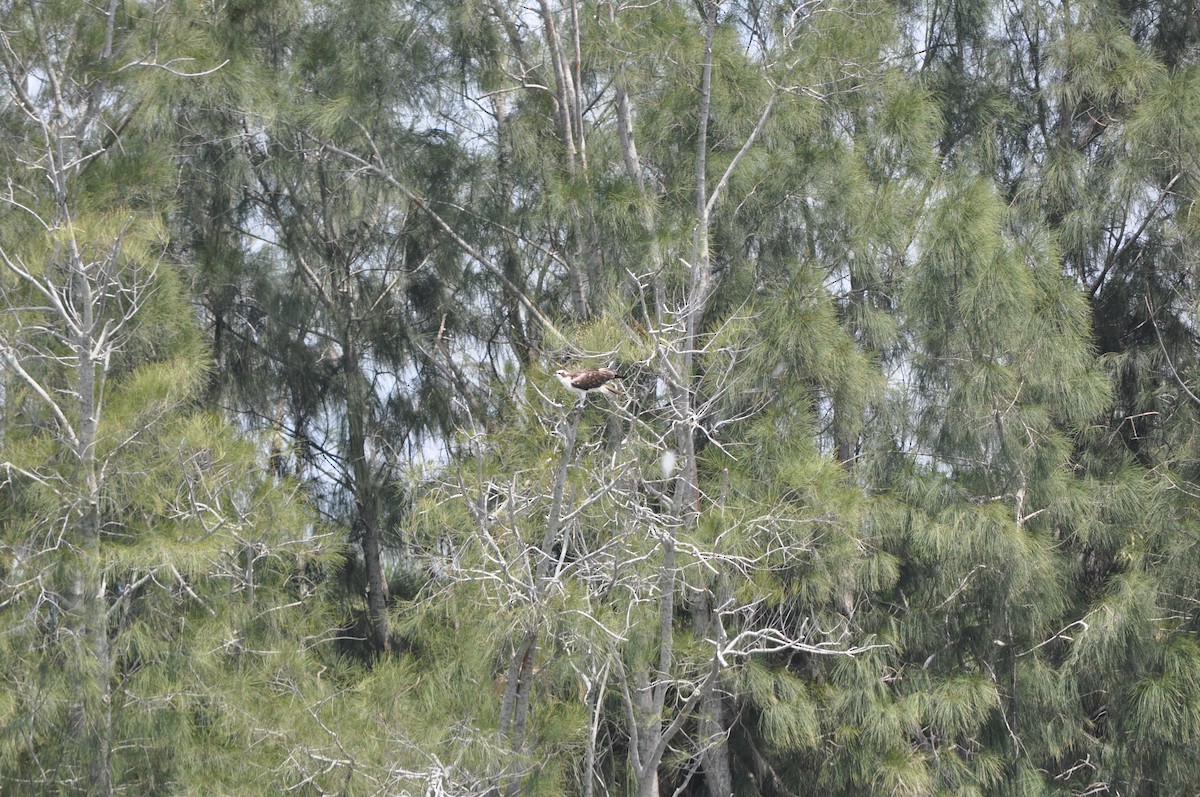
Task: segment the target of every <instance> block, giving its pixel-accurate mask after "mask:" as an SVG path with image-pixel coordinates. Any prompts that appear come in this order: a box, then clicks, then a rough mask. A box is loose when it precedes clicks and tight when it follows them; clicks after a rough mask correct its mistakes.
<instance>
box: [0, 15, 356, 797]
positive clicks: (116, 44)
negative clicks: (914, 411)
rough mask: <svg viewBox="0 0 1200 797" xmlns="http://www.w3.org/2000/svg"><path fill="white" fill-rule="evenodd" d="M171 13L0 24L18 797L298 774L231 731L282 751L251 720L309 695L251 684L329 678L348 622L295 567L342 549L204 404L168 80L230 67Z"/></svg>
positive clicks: (7, 511) (7, 569) (5, 465)
mask: <svg viewBox="0 0 1200 797" xmlns="http://www.w3.org/2000/svg"><path fill="white" fill-rule="evenodd" d="M155 11H156V10H155V9H154V8H151V7H148V6H147V7H143V6H139V5H130V4H126V5H125V6H122V7H118V5H117V4H115V3H113V4H110V5H109V6H108V7H107V8H104V9H101V8H97V7H94V6H88V5H81V4H76V3H30V4H28V5H27V6H22V7H21V8H20V9H17V10H14V12H13V14H11V15H10V16H9V17H8V18H7V21H6V24H5V28H4V30H3V31H0V51H2V52H3V68H4V78H5V84H6V88H7V90H8V92H9V94H10V96H11V98H12V102H11V103H10V104H8V105H7V106H6V108H5V110H4V111H3V118H4V126H5V128H6V130H7V131H8V132H9V135H8V136H7V137H6V139H5V143H4V145H3V146H2V147H0V157H2V158H3V160H4V163H5V168H6V172H7V173H8V174H10V175H11V176H12V177H11V179H10V182H9V184H8V191H7V194H6V195H5V196H4V198H3V208H2V210H0V228H2V230H3V235H2V238H0V240H2V241H3V243H2V244H0V263H2V265H3V273H2V275H0V301H2V302H3V307H4V311H5V312H4V318H3V321H2V322H0V360H2V361H3V364H4V369H5V382H4V392H3V395H2V397H0V399H2V400H3V416H2V420H3V429H2V431H0V436H2V439H3V443H4V450H3V461H2V464H0V468H2V469H3V471H2V472H3V474H4V478H3V481H2V482H0V496H3V502H2V503H3V506H4V510H3V514H2V515H0V534H2V536H0V545H2V546H3V550H4V552H5V556H4V560H5V563H4V565H3V569H2V570H0V618H2V619H0V623H2V624H3V633H2V634H0V639H2V642H0V662H2V669H3V676H2V677H3V681H4V684H3V692H4V695H5V697H4V698H3V700H2V702H0V727H2V728H3V731H2V732H0V749H2V750H3V755H2V756H0V759H2V763H0V782H2V783H3V784H4V786H3V789H4V791H5V792H11V793H30V794H35V793H36V794H41V793H54V794H60V793H80V794H104V795H111V794H114V793H116V792H117V791H127V790H128V791H137V792H140V793H155V792H158V791H163V792H165V791H178V790H180V789H181V788H189V787H190V786H183V785H182V784H193V783H197V782H200V781H201V780H202V779H205V778H207V779H209V782H213V783H215V782H219V780H220V778H221V777H222V776H223V775H225V774H227V773H229V772H231V771H240V772H242V773H245V772H246V771H248V770H256V769H257V771H258V772H260V773H261V772H262V771H263V770H265V769H269V768H272V767H277V766H278V765H279V764H280V762H281V761H282V760H283V756H284V754H283V753H282V752H281V751H279V750H278V749H274V750H273V752H268V753H266V754H265V755H264V756H263V757H262V758H257V759H256V758H253V757H246V756H245V755H244V750H245V749H246V747H240V746H239V747H238V748H236V752H235V753H234V754H232V755H231V754H230V748H229V741H230V740H231V739H233V738H239V737H240V738H242V739H246V740H247V741H248V742H249V745H248V746H249V747H253V746H254V745H255V744H259V743H265V744H266V747H267V748H273V746H274V743H273V742H272V741H271V739H272V736H271V735H270V732H269V730H268V728H266V727H265V726H264V725H263V724H262V723H261V722H256V721H254V720H253V719H249V717H250V716H251V712H253V713H255V714H256V713H257V712H258V711H259V710H260V709H262V708H263V707H264V706H266V705H270V698H271V696H272V695H278V696H279V697H280V700H281V701H282V702H283V703H285V704H286V703H287V702H289V701H290V699H291V695H290V694H288V692H287V690H285V689H279V688H268V689H267V690H266V692H265V693H260V694H259V695H258V696H257V697H254V698H251V697H250V696H249V695H245V694H243V695H240V696H238V695H237V694H236V689H235V687H234V686H233V684H235V683H237V682H239V681H242V682H246V683H253V682H259V683H269V682H270V680H271V678H272V677H275V676H278V675H282V673H283V672H285V671H286V669H287V668H288V666H290V664H291V662H289V661H288V659H289V657H290V659H291V660H292V662H295V661H304V666H302V667H301V668H300V672H299V674H298V675H297V681H296V682H297V683H307V682H308V681H309V680H310V676H311V675H312V673H313V672H314V668H315V665H314V663H313V662H312V661H311V660H306V659H308V654H307V653H306V652H305V645H306V643H305V641H304V636H305V635H307V636H311V637H318V636H320V635H321V634H322V633H323V630H324V629H325V628H327V626H323V625H322V620H323V613H321V612H313V611H308V610H307V606H308V604H309V602H310V598H311V596H312V595H313V594H314V593H313V589H312V586H311V585H310V584H309V583H308V582H307V581H306V580H305V579H304V578H303V577H301V576H299V574H300V573H302V572H304V569H305V568H307V572H309V573H316V572H318V571H319V570H320V569H321V568H322V567H325V566H327V565H328V562H327V560H326V558H325V556H324V554H323V552H324V551H326V550H328V551H330V552H335V549H333V548H331V547H328V546H326V545H325V543H324V542H323V541H322V539H321V536H320V535H319V534H315V533H314V527H313V526H312V523H311V520H310V519H309V518H308V517H307V515H306V513H305V511H304V509H303V505H302V504H300V503H299V502H297V501H296V499H295V492H294V489H293V488H292V487H291V486H290V485H288V484H287V483H286V482H284V481H280V480H276V479H270V478H266V477H265V475H264V474H263V472H262V468H261V467H260V461H259V457H258V456H257V453H256V451H255V450H254V449H253V447H251V446H250V445H248V444H247V443H246V442H244V441H239V440H238V439H237V437H236V435H235V434H234V433H233V430H232V429H231V428H230V427H229V426H227V425H226V424H225V423H223V422H222V421H221V420H220V419H219V417H217V416H215V415H213V414H212V413H208V412H205V411H203V410H202V409H201V408H199V407H197V406H196V405H195V403H194V402H195V399H196V397H197V396H198V395H199V394H200V392H201V389H202V387H203V385H204V381H205V379H206V375H207V370H206V350H205V347H204V345H203V343H202V341H201V339H200V337H199V335H198V331H197V329H196V328H195V326H194V325H193V324H192V323H191V320H190V319H191V311H190V308H189V306H188V304H187V301H186V298H185V294H184V291H183V290H182V285H181V282H180V276H179V266H180V264H178V263H176V262H175V261H174V260H173V259H172V257H171V247H170V245H169V240H168V238H167V233H166V226H165V224H164V219H165V217H166V211H167V209H168V207H169V204H170V200H171V192H172V190H173V188H174V185H173V181H172V178H173V172H172V170H171V168H170V162H171V154H172V152H171V142H170V140H169V139H165V138H163V137H162V136H161V133H160V130H159V128H157V126H156V125H155V120H154V114H153V113H152V112H151V110H152V105H153V95H154V94H155V91H154V90H153V89H154V88H158V87H157V86H156V81H157V80H160V79H161V80H164V81H167V82H177V81H187V80H198V79H201V74H202V73H203V72H204V71H206V69H208V68H210V67H215V66H216V65H215V64H212V63H211V62H206V61H204V60H203V58H202V51H201V50H194V49H189V47H193V46H197V43H196V41H195V39H193V38H192V37H191V36H190V35H189V34H190V33H192V32H193V31H192V29H191V27H190V23H192V22H194V19H193V18H192V17H189V16H187V15H183V16H182V17H176V16H173V15H172V14H171V13H165V12H164V13H155ZM159 11H162V10H161V9H159ZM155 53H158V54H159V55H160V56H161V57H163V58H164V59H166V58H167V57H168V55H167V54H168V53H171V54H172V55H171V56H170V58H171V59H172V60H169V61H168V60H163V61H162V62H159V61H157V60H156V58H155ZM192 59H196V60H194V61H193V60H192ZM182 63H188V64H191V65H192V66H195V67H196V69H195V73H194V74H187V75H183V74H178V73H179V72H180V71H181V70H179V69H178V66H179V65H180V64H182ZM285 628H287V630H288V632H289V633H295V632H299V634H300V635H299V636H297V637H293V638H291V639H288V638H286V637H285V636H284V634H283V631H284V629H285ZM268 651H270V652H268ZM264 760H265V761H266V762H267V763H264ZM260 767H261V769H259V768H260Z"/></svg>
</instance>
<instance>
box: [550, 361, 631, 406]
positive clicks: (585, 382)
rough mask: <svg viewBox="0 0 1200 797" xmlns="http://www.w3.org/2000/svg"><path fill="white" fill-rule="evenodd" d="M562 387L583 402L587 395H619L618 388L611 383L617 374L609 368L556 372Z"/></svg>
mask: <svg viewBox="0 0 1200 797" xmlns="http://www.w3.org/2000/svg"><path fill="white" fill-rule="evenodd" d="M554 375H555V376H556V377H558V381H559V382H562V386H563V387H565V388H566V389H567V390H570V391H571V392H572V393H574V394H575V395H576V396H578V397H579V401H581V402H582V401H584V400H585V399H586V398H587V395H588V394H589V393H607V394H609V395H612V396H616V395H619V394H620V393H621V390H620V388H618V387H617V386H616V385H614V384H612V383H611V380H613V379H616V378H617V372H616V371H614V370H612V369H611V368H585V369H583V370H582V371H567V370H558V371H555V372H554Z"/></svg>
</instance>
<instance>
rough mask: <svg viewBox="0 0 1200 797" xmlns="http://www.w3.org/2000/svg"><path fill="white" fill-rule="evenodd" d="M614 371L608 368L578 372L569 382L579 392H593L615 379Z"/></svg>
mask: <svg viewBox="0 0 1200 797" xmlns="http://www.w3.org/2000/svg"><path fill="white" fill-rule="evenodd" d="M616 375H617V373H616V371H612V370H610V369H608V368H596V369H594V370H588V371H580V372H579V373H578V374H576V376H575V378H574V379H572V380H571V384H572V385H574V386H575V387H577V388H579V389H580V390H595V389H596V388H598V387H600V386H601V385H603V384H604V383H605V382H607V381H608V380H610V379H613V378H615V377H616Z"/></svg>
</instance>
